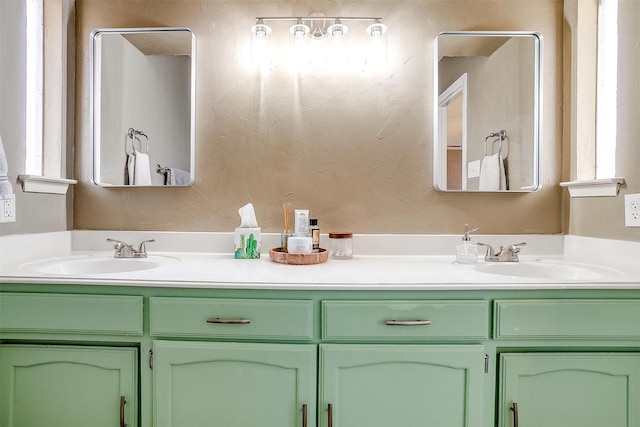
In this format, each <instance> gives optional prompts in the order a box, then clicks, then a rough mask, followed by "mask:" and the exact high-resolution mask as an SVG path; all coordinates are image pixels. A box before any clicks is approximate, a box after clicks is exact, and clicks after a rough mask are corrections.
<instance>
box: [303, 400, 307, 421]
mask: <svg viewBox="0 0 640 427" xmlns="http://www.w3.org/2000/svg"><path fill="white" fill-rule="evenodd" d="M302 427H307V404H306V403H305V404H303V405H302Z"/></svg>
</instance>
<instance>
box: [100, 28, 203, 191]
mask: <svg viewBox="0 0 640 427" xmlns="http://www.w3.org/2000/svg"><path fill="white" fill-rule="evenodd" d="M178 31H180V32H184V31H188V32H189V33H190V34H191V57H190V64H191V70H190V79H191V81H190V83H189V97H190V101H189V107H190V109H191V111H190V115H189V116H190V117H189V132H190V135H189V147H190V153H189V174H190V179H189V182H188V183H187V184H185V185H124V184H122V185H121V184H109V183H105V182H101V181H100V142H101V141H100V125H99V123H100V117H99V115H100V111H101V110H100V106H99V105H96V88H97V87H98V84H99V83H100V82H98V81H97V78H98V76H99V73H98V70H97V69H96V66H97V64H96V59H97V58H96V55H97V54H98V52H96V39H97V37H98V36H100V35H103V34H116V35H117V34H120V35H127V34H146V33H159V34H165V33H171V32H178ZM90 41H91V43H90V55H89V61H90V66H89V67H90V79H89V86H90V87H89V105H90V113H89V114H90V134H91V138H90V141H91V154H92V159H93V161H92V171H91V180H92V182H93V183H94V184H95V185H96V186H98V187H103V188H181V187H189V186H191V185H193V182H194V181H195V151H196V137H195V135H196V110H195V108H196V102H195V99H196V36H195V34H194V33H193V31H191V29H190V28H187V27H139V28H98V29H95V30H93V31H92V32H91V37H90ZM123 165H124V163H123ZM150 166H152V167H153V165H150ZM153 172H154V171H153V170H152V171H151V173H153Z"/></svg>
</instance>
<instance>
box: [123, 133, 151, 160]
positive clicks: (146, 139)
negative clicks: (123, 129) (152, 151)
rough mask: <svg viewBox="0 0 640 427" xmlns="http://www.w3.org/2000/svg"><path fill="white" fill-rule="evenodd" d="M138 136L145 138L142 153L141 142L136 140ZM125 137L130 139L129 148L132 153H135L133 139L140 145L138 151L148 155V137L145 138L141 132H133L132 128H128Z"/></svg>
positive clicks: (145, 135)
mask: <svg viewBox="0 0 640 427" xmlns="http://www.w3.org/2000/svg"><path fill="white" fill-rule="evenodd" d="M138 135H140V136H144V138H145V150H144V151H143V150H142V140H141V139H140V138H138ZM127 136H128V137H129V138H130V139H131V147H132V149H133V151H135V149H136V147H135V144H134V138H135V139H137V140H138V142H139V143H140V150H139V151H140V152H141V153H145V154H149V137H148V136H147V134H145V133H144V132H142V131H141V130H135V129H134V128H129V130H128V131H127ZM125 151H126V146H125Z"/></svg>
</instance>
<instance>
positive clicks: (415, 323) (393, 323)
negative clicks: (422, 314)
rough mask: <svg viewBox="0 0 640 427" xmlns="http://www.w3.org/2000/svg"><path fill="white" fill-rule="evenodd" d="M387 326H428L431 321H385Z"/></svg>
mask: <svg viewBox="0 0 640 427" xmlns="http://www.w3.org/2000/svg"><path fill="white" fill-rule="evenodd" d="M385 324H386V325H388V326H429V325H430V324H431V320H387V321H386V322H385Z"/></svg>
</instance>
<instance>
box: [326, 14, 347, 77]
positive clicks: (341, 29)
mask: <svg viewBox="0 0 640 427" xmlns="http://www.w3.org/2000/svg"><path fill="white" fill-rule="evenodd" d="M348 33H349V27H347V26H346V25H344V24H341V23H335V24H333V25H331V26H329V28H327V35H328V36H329V49H328V50H327V52H326V55H327V62H328V63H329V65H331V67H332V68H333V70H334V71H340V70H341V69H344V68H345V67H346V66H347V64H348V63H349V39H348V35H347V34H348Z"/></svg>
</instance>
